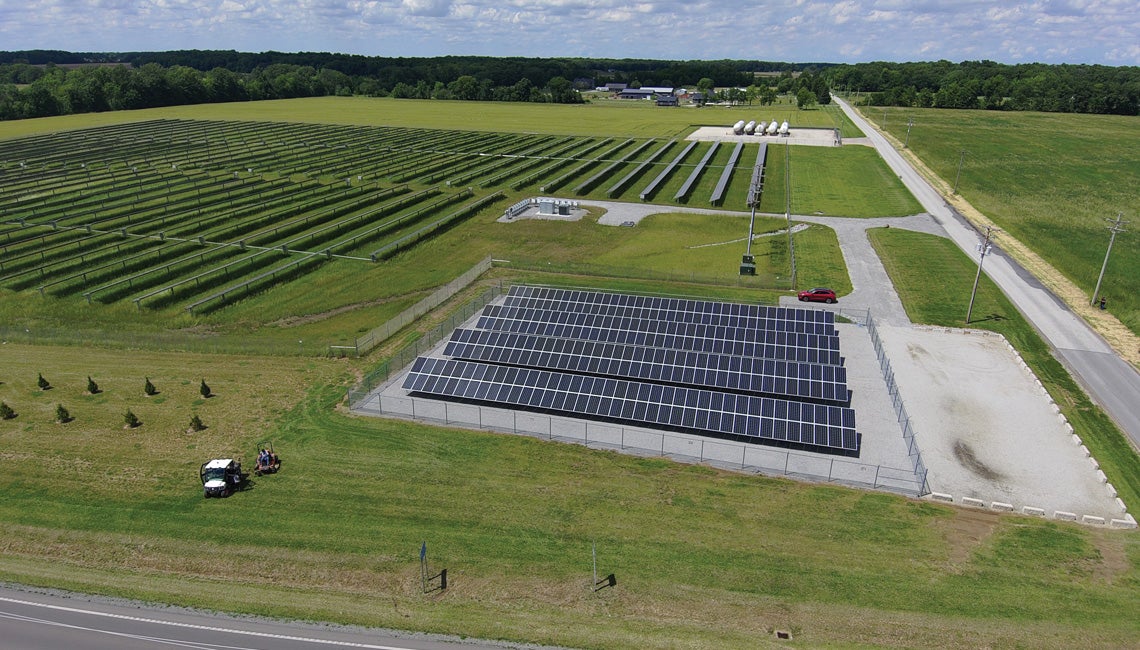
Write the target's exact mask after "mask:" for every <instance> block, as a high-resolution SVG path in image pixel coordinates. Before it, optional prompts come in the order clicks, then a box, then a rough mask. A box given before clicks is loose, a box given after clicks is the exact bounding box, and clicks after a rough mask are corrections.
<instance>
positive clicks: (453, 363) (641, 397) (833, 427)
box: [403, 357, 860, 455]
mask: <svg viewBox="0 0 1140 650" xmlns="http://www.w3.org/2000/svg"><path fill="white" fill-rule="evenodd" d="M403 387H404V389H405V390H407V391H409V392H411V393H413V394H418V395H426V396H431V397H436V398H440V399H447V400H459V401H470V402H481V403H492V404H495V405H499V406H508V407H515V408H524V409H530V410H540V411H546V412H551V413H560V414H564V415H569V416H575V417H588V418H589V417H593V418H601V419H604V420H608V421H615V422H623V423H630V424H635V425H640V426H651V427H665V428H669V429H676V430H683V431H693V432H698V433H702V434H705V435H713V436H720V437H727V438H731V439H736V440H743V441H748V442H755V443H761V444H773V445H778V446H789V447H795V448H804V449H810V450H813V451H824V452H829V453H839V454H846V455H858V452H859V446H860V441H859V434H858V433H857V432H856V430H855V428H854V412H853V411H851V409H849V408H845V407H840V406H827V405H822V404H803V403H798V402H789V401H786V400H779V399H774V398H769V397H756V396H751V395H739V394H733V393H725V392H723V391H713V390H704V389H695V388H688V387H684V386H662V385H659V384H648V383H646V382H641V381H632V380H619V379H614V378H606V377H592V376H583V375H571V374H567V373H561V372H554V371H550V370H537V369H532V368H518V367H512V366H501V365H493V364H488V363H482V362H476V361H462V360H455V359H436V358H431V357H419V358H417V359H416V361H415V363H414V364H413V366H412V370H411V371H410V372H409V373H408V375H407V377H406V378H405V380H404V383H403ZM848 413H850V415H848ZM848 423H850V426H848Z"/></svg>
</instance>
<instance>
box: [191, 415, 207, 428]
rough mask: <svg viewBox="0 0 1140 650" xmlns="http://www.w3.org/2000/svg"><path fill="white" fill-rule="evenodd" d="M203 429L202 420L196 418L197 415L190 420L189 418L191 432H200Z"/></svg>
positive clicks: (204, 426)
mask: <svg viewBox="0 0 1140 650" xmlns="http://www.w3.org/2000/svg"><path fill="white" fill-rule="evenodd" d="M205 428H206V425H204V424H202V418H200V417H198V416H197V414H195V415H194V416H193V417H192V418H190V429H191V430H193V431H201V430H203V429H205Z"/></svg>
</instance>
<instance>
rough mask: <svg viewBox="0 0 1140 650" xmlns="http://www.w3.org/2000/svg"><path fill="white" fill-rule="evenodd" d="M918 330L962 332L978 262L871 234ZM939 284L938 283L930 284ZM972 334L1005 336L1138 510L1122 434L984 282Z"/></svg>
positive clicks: (887, 233) (890, 234)
mask: <svg viewBox="0 0 1140 650" xmlns="http://www.w3.org/2000/svg"><path fill="white" fill-rule="evenodd" d="M867 232H868V235H869V236H870V239H871V243H872V244H873V245H874V246H875V250H876V251H878V253H879V257H880V258H881V259H882V260H883V265H884V266H885V267H886V269H887V273H888V274H889V275H890V276H891V282H892V283H893V284H894V285H895V289H896V290H897V291H898V293H899V297H900V298H901V299H902V303H903V306H904V307H905V308H906V311H907V315H908V316H909V317H910V319H911V320H912V321H913V322H915V323H923V324H928V325H940V326H944V327H963V326H964V325H965V323H964V321H965V318H966V311H967V309H968V308H969V301H970V293H971V288H972V287H973V282H974V276H975V274H976V273H977V268H978V267H977V262H976V260H971V259H970V258H969V257H967V256H966V255H965V254H964V253H962V251H961V250H959V249H958V248H957V246H955V244H954V243H953V242H951V241H950V240H949V239H943V238H941V237H936V236H934V235H928V234H925V233H917V232H912V231H907V230H902V229H898V228H890V229H885V228H873V229H870V230H868V231H867ZM932 278H937V281H932ZM969 327H973V328H978V329H986V330H991V331H994V332H999V333H1001V334H1002V335H1003V336H1005V338H1006V340H1008V341H1009V342H1010V343H1011V344H1013V346H1014V347H1015V348H1017V350H1018V352H1020V353H1021V356H1022V358H1023V359H1024V360H1025V362H1026V363H1027V364H1029V367H1030V368H1032V369H1033V372H1034V373H1035V374H1036V375H1037V378H1038V379H1040V380H1041V383H1042V384H1044V385H1045V388H1046V389H1047V390H1048V391H1049V394H1050V395H1051V396H1052V397H1053V400H1054V401H1056V402H1057V405H1058V406H1059V407H1060V408H1061V412H1062V413H1064V414H1065V417H1066V418H1068V420H1069V423H1070V424H1072V426H1073V430H1074V431H1075V432H1076V433H1077V435H1079V436H1080V437H1081V440H1082V441H1083V442H1084V444H1085V445H1087V446H1088V448H1089V450H1090V451H1091V452H1092V454H1093V457H1095V458H1096V459H1097V462H1099V463H1100V465H1101V469H1103V470H1104V473H1105V474H1106V475H1108V477H1109V481H1110V482H1111V483H1112V484H1113V486H1115V487H1116V490H1117V492H1118V493H1119V494H1120V498H1121V499H1123V500H1124V502H1125V503H1126V504H1127V505H1129V506H1130V507H1133V508H1136V507H1140V457H1137V455H1136V452H1135V451H1134V450H1133V449H1132V447H1131V445H1130V444H1129V443H1128V440H1127V439H1126V438H1125V436H1124V434H1123V433H1121V431H1120V430H1119V429H1118V428H1116V425H1115V424H1113V422H1112V420H1110V419H1109V418H1108V417H1107V416H1106V415H1105V414H1104V412H1103V411H1101V410H1100V408H1099V407H1097V406H1096V405H1094V404H1093V403H1092V402H1091V401H1090V400H1089V398H1088V397H1087V396H1086V395H1085V393H1084V391H1083V390H1081V388H1080V387H1079V386H1078V385H1077V384H1076V382H1075V381H1073V379H1072V377H1071V376H1070V375H1069V373H1068V372H1067V371H1066V370H1065V368H1064V366H1062V365H1061V363H1060V362H1059V361H1058V360H1057V359H1056V358H1055V357H1054V356H1053V355H1052V353H1051V352H1050V350H1049V347H1048V346H1047V345H1046V344H1045V342H1044V341H1043V340H1042V339H1041V337H1040V336H1039V335H1038V334H1037V332H1036V331H1035V330H1034V329H1033V328H1032V327H1031V326H1030V325H1029V323H1027V322H1026V321H1025V319H1024V318H1023V317H1022V316H1021V313H1020V312H1018V311H1017V309H1016V308H1015V307H1014V306H1013V304H1012V303H1011V302H1010V301H1009V299H1008V298H1006V297H1005V295H1004V294H1003V293H1002V292H1001V290H1000V289H998V288H997V285H995V284H994V283H993V281H992V280H990V279H989V277H988V276H986V275H985V274H983V275H982V278H981V281H980V282H979V284H978V294H977V299H976V300H975V303H974V311H973V315H972V320H971V322H970V323H969Z"/></svg>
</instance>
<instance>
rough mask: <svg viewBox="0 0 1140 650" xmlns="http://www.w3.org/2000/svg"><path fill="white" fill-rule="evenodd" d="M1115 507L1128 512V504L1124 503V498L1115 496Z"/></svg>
mask: <svg viewBox="0 0 1140 650" xmlns="http://www.w3.org/2000/svg"><path fill="white" fill-rule="evenodd" d="M1116 507H1117V508H1120V511H1121V512H1128V506H1126V505H1124V500H1123V499H1121V498H1120V497H1116Z"/></svg>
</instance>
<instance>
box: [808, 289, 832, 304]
mask: <svg viewBox="0 0 1140 650" xmlns="http://www.w3.org/2000/svg"><path fill="white" fill-rule="evenodd" d="M799 298H800V302H826V303H827V304H829V305H830V304H831V303H833V302H835V301H836V298H835V292H834V291H832V290H831V289H824V288H823V287H816V288H815V289H808V290H807V291H801V292H800V293H799Z"/></svg>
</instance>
